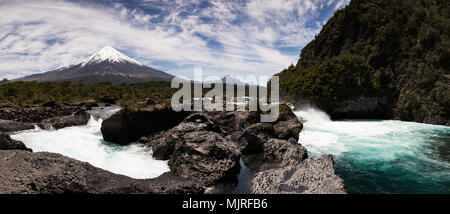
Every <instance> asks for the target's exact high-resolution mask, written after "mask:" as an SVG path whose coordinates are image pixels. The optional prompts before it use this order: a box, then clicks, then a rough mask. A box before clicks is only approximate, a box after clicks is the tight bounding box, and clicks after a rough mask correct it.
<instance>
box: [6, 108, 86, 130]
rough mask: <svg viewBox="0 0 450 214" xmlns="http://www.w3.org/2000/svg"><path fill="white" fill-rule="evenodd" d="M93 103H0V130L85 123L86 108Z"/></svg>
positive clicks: (48, 127)
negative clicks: (34, 104) (22, 104)
mask: <svg viewBox="0 0 450 214" xmlns="http://www.w3.org/2000/svg"><path fill="white" fill-rule="evenodd" d="M93 105H94V104H87V105H85V104H83V105H75V104H57V103H56V102H53V101H51V102H47V103H44V104H42V105H41V106H27V107H21V106H16V105H10V104H3V105H0V131H1V132H17V131H23V130H28V129H34V127H35V125H37V126H39V127H40V128H43V129H50V127H53V128H55V129H60V128H65V127H69V126H79V125H86V124H87V123H88V121H89V119H90V116H89V114H88V113H87V112H86V110H87V109H89V106H93Z"/></svg>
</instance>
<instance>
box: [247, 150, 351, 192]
mask: <svg viewBox="0 0 450 214" xmlns="http://www.w3.org/2000/svg"><path fill="white" fill-rule="evenodd" d="M250 191H251V193H254V194H345V193H347V191H346V190H345V185H344V180H342V178H340V177H339V176H337V175H336V172H335V169H334V163H333V158H332V157H331V155H326V156H322V157H314V158H308V159H305V160H304V161H301V162H299V163H297V164H291V165H288V166H286V167H280V168H274V169H269V170H265V171H262V172H258V173H257V174H256V176H255V178H254V179H253V181H252V183H251V187H250Z"/></svg>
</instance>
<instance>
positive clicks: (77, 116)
mask: <svg viewBox="0 0 450 214" xmlns="http://www.w3.org/2000/svg"><path fill="white" fill-rule="evenodd" d="M90 118H91V116H90V115H89V113H87V112H86V111H84V110H78V111H77V112H75V113H73V114H72V115H67V116H62V117H54V118H50V119H45V120H44V121H42V122H41V123H39V127H41V128H42V129H49V128H50V127H53V128H55V129H62V128H66V127H70V126H81V125H86V124H87V123H88V122H89V119H90Z"/></svg>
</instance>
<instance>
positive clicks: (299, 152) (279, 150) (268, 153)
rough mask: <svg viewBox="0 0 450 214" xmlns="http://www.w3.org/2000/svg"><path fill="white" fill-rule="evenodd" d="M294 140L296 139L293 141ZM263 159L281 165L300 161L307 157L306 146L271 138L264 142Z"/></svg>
mask: <svg viewBox="0 0 450 214" xmlns="http://www.w3.org/2000/svg"><path fill="white" fill-rule="evenodd" d="M294 142H296V141H294ZM263 147H264V159H265V160H266V161H274V162H280V163H282V164H283V165H290V164H296V163H300V162H302V161H303V160H305V159H306V158H308V152H307V151H306V148H305V147H303V146H302V145H300V144H299V143H291V142H289V141H286V140H280V139H275V138H271V139H269V140H268V141H267V142H266V143H264V146H263Z"/></svg>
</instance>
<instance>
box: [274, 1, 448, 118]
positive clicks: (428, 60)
mask: <svg viewBox="0 0 450 214" xmlns="http://www.w3.org/2000/svg"><path fill="white" fill-rule="evenodd" d="M449 14H450V3H449V1H448V0H372V1H364V0H352V1H351V3H350V4H349V5H348V6H347V7H346V8H344V9H342V10H339V11H337V12H336V13H335V15H334V16H333V17H332V18H331V19H330V20H329V21H328V22H327V24H326V25H325V26H324V27H323V29H322V31H321V32H320V34H319V35H317V36H316V38H315V39H314V40H313V41H312V42H310V43H309V44H308V45H307V46H306V47H304V48H303V50H302V52H301V54H300V59H299V61H298V63H297V65H295V66H294V65H291V66H290V67H289V68H287V69H285V70H283V71H282V72H281V73H279V74H277V75H278V76H279V77H280V89H281V92H282V95H284V97H285V99H287V100H295V101H301V100H302V101H304V100H309V101H311V102H313V103H315V104H316V105H317V106H319V107H320V108H322V109H324V110H325V111H327V112H328V113H329V114H330V115H331V116H332V118H334V119H343V118H396V119H401V120H406V121H417V122H425V123H433V124H444V125H450V64H449V63H450V39H449V35H450V32H449V30H450V15H449Z"/></svg>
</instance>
